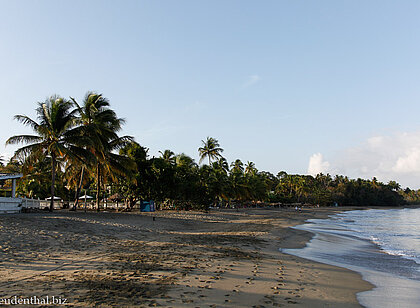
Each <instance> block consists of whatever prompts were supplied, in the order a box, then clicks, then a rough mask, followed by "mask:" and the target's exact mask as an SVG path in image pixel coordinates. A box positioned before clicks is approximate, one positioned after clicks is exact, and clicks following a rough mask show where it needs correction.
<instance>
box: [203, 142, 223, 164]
mask: <svg viewBox="0 0 420 308" xmlns="http://www.w3.org/2000/svg"><path fill="white" fill-rule="evenodd" d="M201 142H202V144H203V146H202V147H200V148H198V153H199V154H200V160H199V163H201V162H202V161H203V160H204V158H206V157H208V159H209V165H210V164H211V160H212V159H218V158H221V157H222V155H221V154H220V153H222V152H223V149H222V148H221V147H220V145H219V141H217V139H215V138H213V137H207V139H206V141H204V140H201Z"/></svg>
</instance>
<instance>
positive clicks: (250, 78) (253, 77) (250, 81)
mask: <svg viewBox="0 0 420 308" xmlns="http://www.w3.org/2000/svg"><path fill="white" fill-rule="evenodd" d="M261 79H262V78H261V76H259V75H251V76H248V80H247V81H246V82H245V83H244V84H243V85H242V87H243V88H248V87H250V86H252V85H254V84H256V83H258V82H260V81H261Z"/></svg>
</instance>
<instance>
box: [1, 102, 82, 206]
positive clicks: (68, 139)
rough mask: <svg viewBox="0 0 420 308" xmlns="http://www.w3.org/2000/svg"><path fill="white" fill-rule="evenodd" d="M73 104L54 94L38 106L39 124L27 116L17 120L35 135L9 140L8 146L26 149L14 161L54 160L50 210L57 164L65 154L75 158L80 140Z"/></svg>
mask: <svg viewBox="0 0 420 308" xmlns="http://www.w3.org/2000/svg"><path fill="white" fill-rule="evenodd" d="M71 107H72V104H71V102H69V101H67V100H65V99H63V98H61V97H59V96H56V95H53V96H51V97H49V98H47V99H46V100H45V102H43V103H38V108H37V109H36V114H37V118H38V122H37V121H35V120H33V119H31V118H30V117H28V116H26V115H16V116H15V117H14V118H15V119H16V120H17V121H19V122H21V123H23V124H24V125H26V126H29V127H30V128H32V130H33V131H34V132H35V135H17V136H13V137H10V138H9V139H8V140H7V141H6V145H8V144H19V143H23V144H26V146H23V147H21V148H20V149H18V150H16V152H15V154H14V156H13V157H12V158H18V159H23V160H24V162H25V164H32V163H34V162H35V161H38V160H41V159H43V158H45V157H46V156H47V155H48V156H50V157H51V203H50V211H52V210H53V208H54V194H55V189H54V187H55V177H56V172H57V162H58V161H59V160H61V159H62V158H63V157H64V156H65V155H69V156H75V153H76V152H77V150H76V148H77V146H76V144H78V143H80V140H81V139H80V138H78V136H75V135H74V134H73V132H72V130H71V128H72V127H73V126H74V125H75V118H74V114H73V112H72V111H71V110H70V109H71Z"/></svg>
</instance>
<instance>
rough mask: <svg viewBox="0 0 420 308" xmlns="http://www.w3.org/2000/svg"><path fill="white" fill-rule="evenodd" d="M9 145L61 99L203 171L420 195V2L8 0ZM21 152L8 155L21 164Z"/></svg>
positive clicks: (0, 77) (5, 120)
mask: <svg viewBox="0 0 420 308" xmlns="http://www.w3.org/2000/svg"><path fill="white" fill-rule="evenodd" d="M0 5H1V10H0V37H1V44H0V101H1V106H2V112H1V114H0V142H1V143H2V144H4V141H5V140H6V139H7V138H8V137H10V136H11V135H15V134H21V133H26V132H28V130H27V129H25V128H24V127H23V126H22V125H21V124H19V123H17V122H15V121H13V120H12V117H13V115H15V114H27V115H29V116H34V109H35V104H36V102H38V101H42V100H44V99H45V98H46V97H47V96H49V95H52V94H59V95H61V96H64V97H69V96H73V97H75V98H76V99H78V100H79V101H81V100H82V98H83V96H84V94H85V93H86V92H87V91H89V90H92V91H97V92H100V93H103V95H104V96H105V97H107V98H109V99H110V101H111V105H112V107H113V108H114V109H115V110H116V112H117V114H118V115H119V116H121V117H124V118H125V119H126V120H127V124H126V126H125V128H124V132H123V133H124V134H129V135H133V136H135V137H136V140H137V141H138V142H139V143H140V144H142V145H144V146H146V147H148V148H150V154H151V155H156V156H157V155H158V151H159V150H165V149H167V148H168V149H171V150H173V151H174V152H176V153H179V152H185V153H186V154H188V155H190V156H192V157H194V158H195V159H196V160H197V161H198V153H197V149H198V147H199V146H200V143H201V142H200V141H201V140H202V139H205V138H206V137H207V136H212V137H215V138H217V139H218V140H219V141H220V144H221V146H222V147H223V148H224V149H225V152H224V155H225V157H226V158H227V159H228V160H229V161H233V160H235V159H236V158H240V159H241V160H243V161H244V162H246V161H248V160H249V161H253V162H255V164H256V166H257V168H259V169H260V170H267V171H270V172H273V173H275V174H276V173H277V172H278V171H280V170H285V171H286V172H288V173H316V172H319V171H323V172H330V173H344V174H347V175H349V176H351V177H358V176H361V177H364V178H371V177H373V176H377V177H378V178H379V179H380V180H382V181H388V180H390V179H396V180H398V181H400V182H401V183H402V185H403V186H410V187H412V188H419V187H420V121H419V115H420V104H419V102H420V87H419V86H418V83H419V77H420V61H418V59H419V55H420V40H419V33H420V31H419V30H420V19H419V18H418V12H419V10H420V2H418V1H0ZM14 149H15V148H14V147H10V146H8V147H6V148H5V147H3V146H1V147H0V153H3V155H6V156H10V155H11V154H12V153H13V151H14Z"/></svg>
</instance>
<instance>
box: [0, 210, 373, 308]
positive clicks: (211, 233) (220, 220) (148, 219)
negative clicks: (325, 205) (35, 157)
mask: <svg viewBox="0 0 420 308" xmlns="http://www.w3.org/2000/svg"><path fill="white" fill-rule="evenodd" d="M337 211H338V210H337V209H331V208H330V209H305V210H304V211H303V212H302V213H297V212H295V211H294V209H240V210H239V211H236V210H212V211H211V212H210V213H199V212H156V213H153V214H150V213H147V214H146V213H142V214H140V213H83V212H76V213H74V212H64V211H57V212H54V213H27V214H7V215H0V300H1V299H2V298H10V297H13V296H17V297H18V298H19V297H21V298H30V297H34V296H36V297H38V298H45V297H46V296H49V298H50V299H51V297H52V296H55V298H61V299H64V298H65V299H66V300H67V304H68V306H70V307H72V306H74V307H92V306H100V307H154V306H163V307H360V305H359V304H358V302H357V299H356V295H355V294H356V293H357V292H360V291H363V290H368V289H370V288H371V287H372V286H371V285H370V284H369V283H367V282H365V281H363V280H362V279H361V277H360V276H359V275H358V274H356V273H354V272H351V271H348V270H346V269H342V268H338V267H334V266H330V265H325V264H320V263H316V262H313V261H309V260H306V259H301V258H299V257H295V256H292V255H287V254H283V253H281V252H279V250H278V249H279V248H280V247H281V248H298V247H303V246H304V245H305V243H306V242H307V241H308V240H309V239H310V238H311V234H309V233H307V232H304V231H300V230H294V229H289V228H288V227H290V226H294V225H297V224H301V223H303V222H304V221H305V220H306V219H309V218H324V217H326V216H327V215H328V214H332V213H334V212H337ZM152 216H154V217H155V220H153V219H152ZM17 306H19V305H17Z"/></svg>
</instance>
